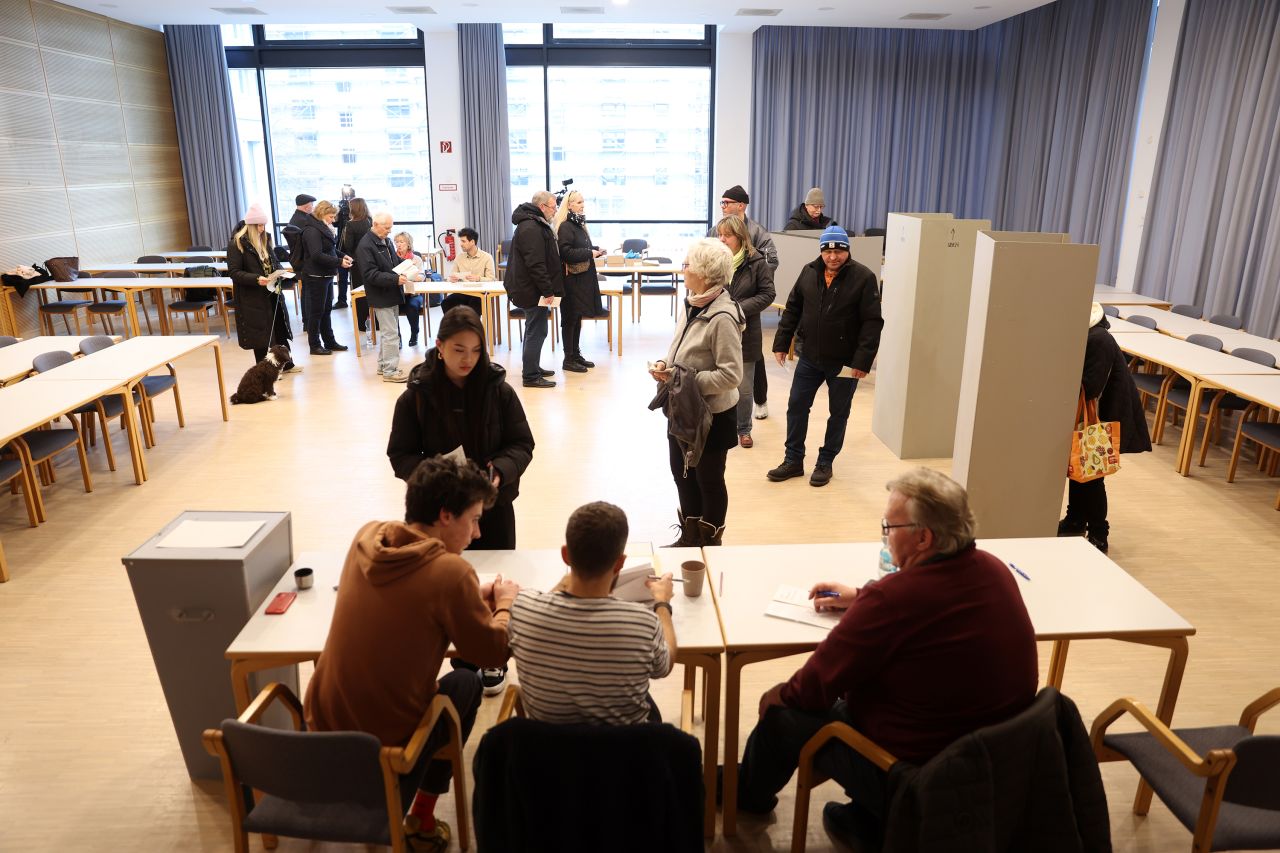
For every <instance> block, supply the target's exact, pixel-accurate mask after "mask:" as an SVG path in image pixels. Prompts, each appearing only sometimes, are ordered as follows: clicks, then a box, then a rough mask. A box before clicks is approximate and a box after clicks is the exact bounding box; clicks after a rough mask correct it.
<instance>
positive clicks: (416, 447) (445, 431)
mask: <svg viewBox="0 0 1280 853" xmlns="http://www.w3.org/2000/svg"><path fill="white" fill-rule="evenodd" d="M443 369H444V366H443V364H442V362H441V361H440V356H439V353H438V352H437V351H436V350H435V349H434V348H432V349H431V350H429V351H428V352H427V358H426V360H425V361H424V362H422V364H419V365H418V366H417V367H415V368H414V369H413V370H411V371H410V372H409V382H408V384H407V385H406V386H405V389H404V393H402V394H401V395H400V399H398V400H396V409H395V414H393V415H392V417H391V438H390V440H388V441H387V458H389V459H390V460H391V467H392V469H393V470H394V471H395V472H396V476H397V477H399V478H400V479H401V480H408V479H409V475H410V474H412V473H413V472H414V470H415V469H416V468H417V467H418V463H420V462H421V461H422V460H423V459H426V458H427V457H429V456H439V455H440V454H442V453H449V452H450V451H452V450H454V449H455V448H457V447H458V446H459V445H463V446H464V448H465V450H466V453H467V458H468V459H470V460H472V461H473V462H476V463H478V464H479V465H480V466H481V467H484V466H485V465H488V464H492V465H493V469H494V470H495V471H497V472H498V473H499V474H501V475H502V482H501V484H500V485H499V486H498V503H508V504H509V503H511V502H512V501H514V500H515V499H516V496H517V495H518V494H520V475H521V474H523V473H524V471H525V469H526V468H528V467H529V463H530V462H531V461H533V433H532V432H531V431H530V429H529V421H528V420H527V419H526V418H525V414H524V407H523V406H522V405H520V398H519V397H517V396H516V392H515V390H514V389H513V388H512V387H511V386H510V385H508V384H507V371H506V370H504V369H503V368H502V367H501V366H500V365H497V364H493V363H490V364H489V372H488V374H487V375H483V376H481V375H475V376H472V377H470V379H469V380H468V383H467V384H468V385H470V384H471V383H472V382H483V383H484V384H483V389H482V395H481V396H482V402H481V405H480V406H479V407H478V408H479V409H480V412H478V413H471V412H468V413H467V414H468V416H469V417H479V418H481V419H482V421H483V422H482V424H481V425H480V430H479V434H480V446H479V447H466V446H465V444H464V442H465V441H466V440H467V439H466V437H464V436H462V435H459V434H458V432H457V431H456V430H455V428H454V427H453V426H452V424H451V418H450V417H449V414H450V413H447V412H442V411H440V410H439V406H438V405H437V403H436V402H435V396H434V394H433V393H432V387H433V373H434V371H436V370H443ZM477 369H480V368H479V367H477Z"/></svg>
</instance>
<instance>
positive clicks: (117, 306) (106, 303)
mask: <svg viewBox="0 0 1280 853" xmlns="http://www.w3.org/2000/svg"><path fill="white" fill-rule="evenodd" d="M127 304H128V303H126V302H125V301H124V300H121V299H104V300H103V301H101V302H95V303H93V304H92V305H90V306H89V312H90V313H91V314H118V313H120V312H121V311H123V310H124V309H125V306H126V305H127Z"/></svg>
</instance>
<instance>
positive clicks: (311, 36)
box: [262, 24, 418, 41]
mask: <svg viewBox="0 0 1280 853" xmlns="http://www.w3.org/2000/svg"><path fill="white" fill-rule="evenodd" d="M262 37H263V38H264V39H266V40H267V41H364V40H371V39H414V40H416V39H417V38H418V28H417V27H415V26H414V25H413V24H267V25H266V26H264V27H263V29H262Z"/></svg>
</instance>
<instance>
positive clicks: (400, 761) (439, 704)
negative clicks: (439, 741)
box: [382, 693, 462, 773]
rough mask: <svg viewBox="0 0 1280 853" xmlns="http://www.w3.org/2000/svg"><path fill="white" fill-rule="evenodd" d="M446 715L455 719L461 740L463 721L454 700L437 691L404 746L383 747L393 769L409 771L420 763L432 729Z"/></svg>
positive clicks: (455, 727) (401, 771)
mask: <svg viewBox="0 0 1280 853" xmlns="http://www.w3.org/2000/svg"><path fill="white" fill-rule="evenodd" d="M445 716H447V717H449V718H450V719H451V720H452V721H453V727H454V729H455V730H456V731H457V732H458V733H459V740H461V733H462V721H461V720H459V719H458V711H457V709H456V708H454V707H453V702H451V701H449V697H448V696H442V695H440V694H439V693H437V694H436V696H435V698H434V699H432V700H431V704H430V705H428V706H427V712H426V713H425V714H423V715H422V722H420V723H418V727H417V728H416V729H414V730H413V735H412V736H411V737H410V738H409V742H408V743H407V744H405V745H404V746H403V747H398V746H397V747H384V748H383V750H382V751H383V753H384V754H385V755H386V756H387V759H388V761H389V763H390V765H391V767H392V769H394V770H395V771H396V772H397V773H408V772H409V771H410V770H412V769H413V766H414V765H415V764H417V763H418V756H419V754H421V752H422V748H423V746H425V745H426V743H427V738H428V737H429V736H430V735H431V730H432V729H434V728H435V727H436V723H438V722H439V721H440V718H441V717H445Z"/></svg>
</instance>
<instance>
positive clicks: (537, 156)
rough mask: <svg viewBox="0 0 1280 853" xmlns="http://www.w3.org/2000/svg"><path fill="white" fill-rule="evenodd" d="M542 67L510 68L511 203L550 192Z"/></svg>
mask: <svg viewBox="0 0 1280 853" xmlns="http://www.w3.org/2000/svg"><path fill="white" fill-rule="evenodd" d="M542 104H543V95H542V67H541V66H537V67H530V66H516V67H508V68H507V124H508V130H509V131H510V134H511V136H510V149H511V201H512V203H513V204H520V203H521V202H525V201H528V200H529V199H530V198H532V197H533V193H534V192H535V191H536V190H541V189H547V159H546V158H547V143H546V138H547V134H546V125H545V121H544V112H543V107H542Z"/></svg>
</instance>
